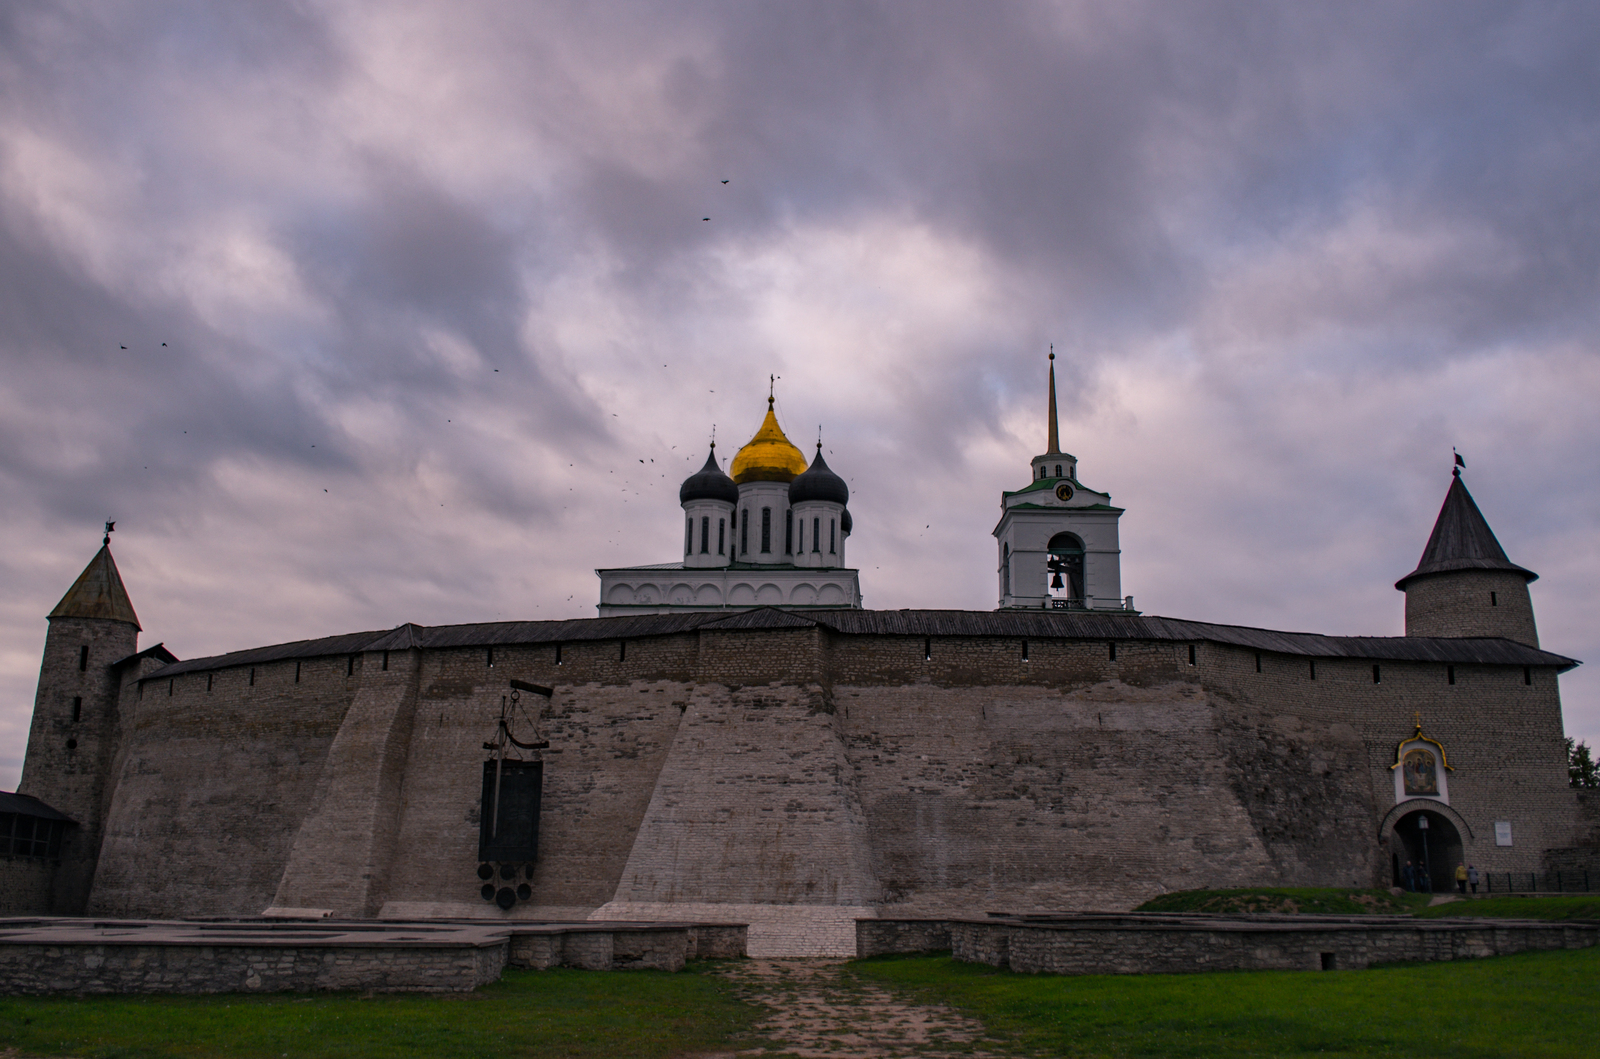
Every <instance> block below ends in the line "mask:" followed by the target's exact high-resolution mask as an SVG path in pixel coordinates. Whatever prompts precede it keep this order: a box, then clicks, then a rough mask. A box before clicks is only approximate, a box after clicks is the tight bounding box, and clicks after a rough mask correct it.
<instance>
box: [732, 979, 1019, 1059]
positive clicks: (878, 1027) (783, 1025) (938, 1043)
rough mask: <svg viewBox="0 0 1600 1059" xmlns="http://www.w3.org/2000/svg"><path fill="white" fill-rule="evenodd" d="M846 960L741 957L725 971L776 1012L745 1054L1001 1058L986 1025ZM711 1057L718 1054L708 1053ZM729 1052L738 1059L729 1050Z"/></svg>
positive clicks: (749, 996) (745, 993)
mask: <svg viewBox="0 0 1600 1059" xmlns="http://www.w3.org/2000/svg"><path fill="white" fill-rule="evenodd" d="M843 966H844V962H843V961H842V960H741V961H738V962H737V963H734V964H729V965H727V967H726V969H725V970H723V971H721V972H719V973H721V974H723V975H725V976H727V977H728V978H729V979H731V980H732V981H733V982H734V983H735V984H736V986H737V987H738V990H739V993H740V995H741V996H742V997H743V998H744V999H746V1000H750V1001H752V1002H754V1003H758V1004H764V1005H766V1006H767V1007H769V1008H771V1009H772V1010H773V1014H772V1015H771V1016H770V1017H769V1018H768V1019H766V1020H765V1021H764V1022H762V1023H761V1024H760V1025H759V1026H757V1027H756V1034H757V1035H758V1036H759V1037H761V1038H764V1039H765V1040H766V1041H767V1042H768V1043H766V1044H763V1045H762V1046H759V1047H756V1048H752V1049H748V1050H745V1051H741V1052H739V1053H737V1054H738V1055H739V1056H779V1055H783V1056H798V1057H800V1059H890V1057H898V1056H917V1057H919V1059H943V1057H946V1056H949V1057H955V1056H962V1057H969V1059H970V1057H977V1059H998V1056H999V1055H1000V1054H1001V1053H997V1052H994V1051H991V1050H989V1049H990V1048H992V1047H993V1045H994V1042H993V1041H992V1040H989V1039H987V1038H986V1037H985V1035H984V1031H983V1026H982V1024H981V1023H979V1022H977V1021H976V1020H974V1019H970V1018H967V1017H966V1016H964V1015H962V1014H960V1013H958V1012H956V1011H952V1010H950V1009H949V1008H943V1007H930V1006H924V1005H920V1004H915V1003H912V1002H910V1001H907V1000H903V999H901V998H900V997H897V996H896V995H895V994H893V993H891V992H889V991H888V990H886V989H883V988H881V987H879V986H876V985H872V984H870V983H866V982H861V981H859V980H857V979H854V978H851V977H848V976H846V975H843V974H841V973H840V972H841V969H842V968H843ZM706 1059H711V1057H706ZM729 1059H732V1057H731V1056H730V1057H729Z"/></svg>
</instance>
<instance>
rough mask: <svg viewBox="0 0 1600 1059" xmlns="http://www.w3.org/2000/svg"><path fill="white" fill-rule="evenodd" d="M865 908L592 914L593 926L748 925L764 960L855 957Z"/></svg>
mask: <svg viewBox="0 0 1600 1059" xmlns="http://www.w3.org/2000/svg"><path fill="white" fill-rule="evenodd" d="M874 911H875V910H874V909H872V908H870V907H867V906H865V905H773V904H734V903H702V902H688V901H612V902H609V903H607V904H605V905H602V906H601V907H599V908H597V909H595V911H593V912H591V913H590V914H589V921H590V922H591V923H605V922H618V921H621V922H634V923H640V922H652V923H695V924H698V923H709V924H713V925H719V924H726V923H729V922H739V923H743V924H745V925H746V926H747V928H748V933H747V935H746V937H745V944H746V945H747V947H748V951H747V952H740V953H739V954H738V955H740V956H744V955H749V956H754V957H757V958H762V959H770V958H779V959H783V958H793V957H816V956H822V957H827V956H842V957H850V956H854V955H855V953H856V921H857V920H859V919H863V918H870V917H871V916H872V915H873V914H874Z"/></svg>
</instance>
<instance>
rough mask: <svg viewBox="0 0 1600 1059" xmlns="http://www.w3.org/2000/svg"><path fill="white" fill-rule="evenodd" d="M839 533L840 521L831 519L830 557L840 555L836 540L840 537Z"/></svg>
mask: <svg viewBox="0 0 1600 1059" xmlns="http://www.w3.org/2000/svg"><path fill="white" fill-rule="evenodd" d="M838 531H839V523H838V521H837V520H836V519H831V518H830V519H829V520H828V554H829V555H838V554H839V549H838V548H837V547H835V541H836V539H837V537H838Z"/></svg>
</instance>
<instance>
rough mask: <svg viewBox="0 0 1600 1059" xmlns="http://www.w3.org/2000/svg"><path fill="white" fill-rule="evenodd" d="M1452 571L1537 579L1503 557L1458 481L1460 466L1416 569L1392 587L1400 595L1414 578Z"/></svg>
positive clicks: (1480, 513)
mask: <svg viewBox="0 0 1600 1059" xmlns="http://www.w3.org/2000/svg"><path fill="white" fill-rule="evenodd" d="M1451 570H1510V571H1512V572H1514V573H1518V574H1521V575H1522V576H1523V578H1524V579H1525V580H1528V581H1534V580H1537V579H1538V577H1539V575H1538V574H1536V573H1534V572H1533V571H1532V570H1525V569H1523V568H1522V567H1520V566H1518V565H1517V564H1516V563H1514V562H1512V561H1511V560H1510V559H1508V558H1506V552H1505V549H1504V548H1502V547H1500V542H1499V541H1498V540H1496V539H1495V535H1494V530H1492V529H1490V528H1489V523H1488V521H1487V520H1486V519H1484V517H1483V512H1481V511H1479V510H1478V505H1477V504H1476V503H1474V502H1473V500H1472V494H1471V493H1469V492H1467V487H1466V485H1465V484H1464V483H1463V482H1462V481H1461V470H1460V468H1459V467H1457V468H1456V469H1455V471H1454V473H1453V474H1452V476H1451V478H1450V491H1449V492H1448V493H1446V494H1445V496H1444V506H1443V507H1441V508H1440V509H1439V517H1438V519H1436V520H1435V521H1434V524H1433V534H1432V535H1431V536H1429V537H1428V546H1427V547H1426V548H1424V549H1423V550H1422V560H1421V561H1420V562H1418V563H1417V568H1416V569H1415V570H1413V571H1411V572H1410V573H1409V574H1407V575H1406V576H1404V577H1402V578H1401V579H1400V580H1398V581H1396V582H1395V584H1394V587H1395V588H1398V589H1400V590H1401V591H1402V592H1403V591H1405V587H1406V583H1407V582H1408V581H1411V580H1412V579H1413V578H1417V577H1424V576H1426V575H1428V574H1442V573H1446V572H1447V571H1451Z"/></svg>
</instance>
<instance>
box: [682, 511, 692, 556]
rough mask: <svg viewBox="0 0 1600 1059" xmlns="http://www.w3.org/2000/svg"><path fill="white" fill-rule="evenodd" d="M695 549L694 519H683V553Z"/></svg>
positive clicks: (686, 553)
mask: <svg viewBox="0 0 1600 1059" xmlns="http://www.w3.org/2000/svg"><path fill="white" fill-rule="evenodd" d="M692 551H694V519H692V518H686V519H684V520H683V554H685V555H688V554H689V553H690V552H692Z"/></svg>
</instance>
